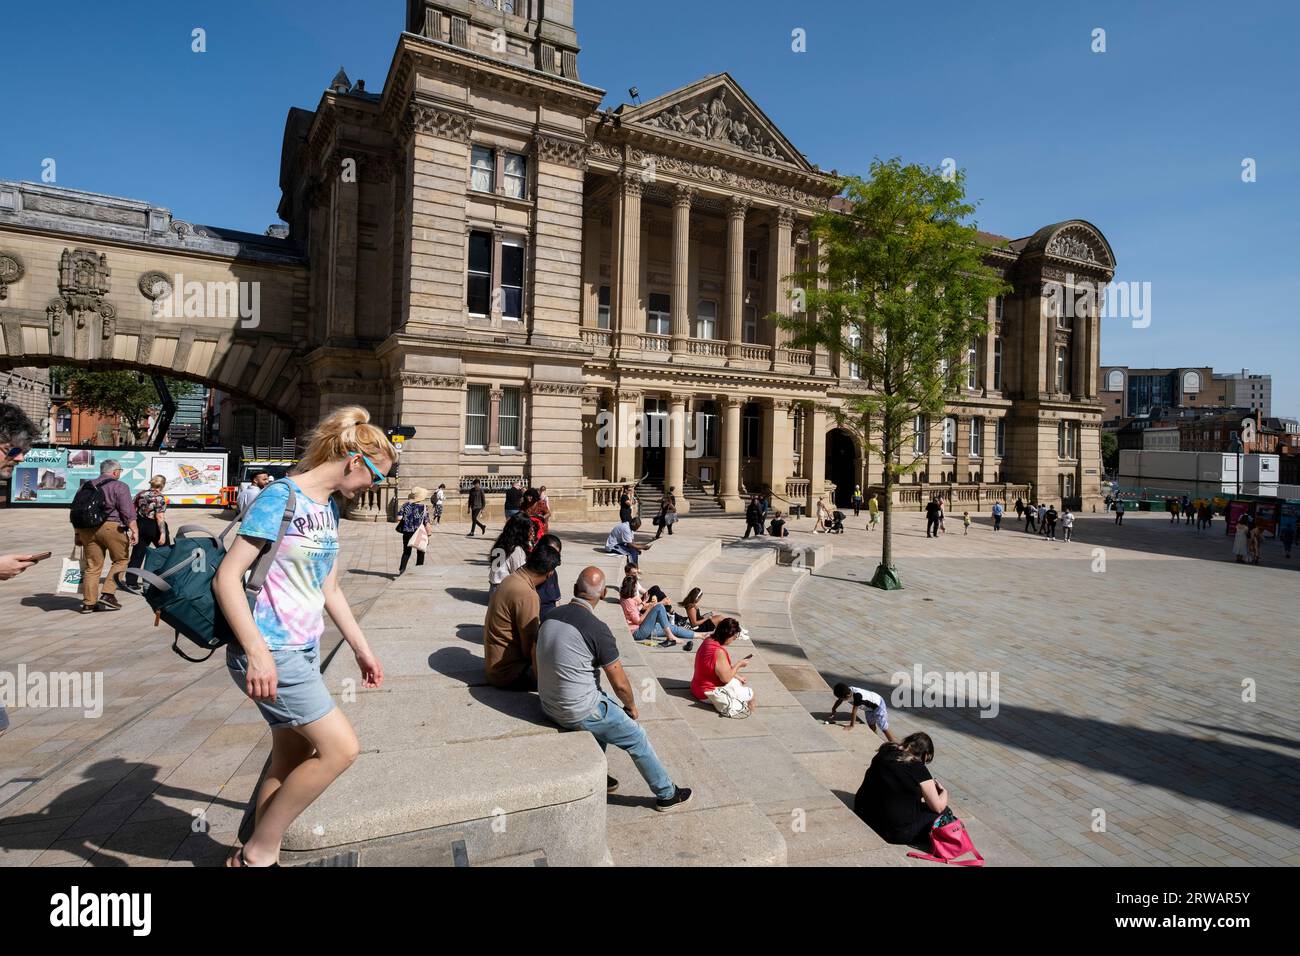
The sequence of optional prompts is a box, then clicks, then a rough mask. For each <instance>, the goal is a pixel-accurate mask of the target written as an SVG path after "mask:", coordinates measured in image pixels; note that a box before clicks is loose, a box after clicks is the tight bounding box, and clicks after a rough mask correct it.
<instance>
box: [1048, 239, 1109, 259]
mask: <svg viewBox="0 0 1300 956" xmlns="http://www.w3.org/2000/svg"><path fill="white" fill-rule="evenodd" d="M1047 251H1048V253H1049V254H1051V255H1054V256H1061V257H1062V258H1064V259H1078V260H1079V261H1080V262H1098V261H1099V260H1098V259H1097V254H1096V253H1095V252H1093V251H1092V246H1090V245H1088V243H1086V242H1084V241H1083V240H1082V239H1080V238H1079V237H1078V236H1072V235H1068V234H1066V233H1062V234H1061V235H1059V236H1057V237H1056V238H1055V239H1053V240H1052V241H1051V242H1050V243H1048V246H1047Z"/></svg>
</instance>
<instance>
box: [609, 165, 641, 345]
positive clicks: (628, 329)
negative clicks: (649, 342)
mask: <svg viewBox="0 0 1300 956" xmlns="http://www.w3.org/2000/svg"><path fill="white" fill-rule="evenodd" d="M619 181H620V184H621V186H622V190H621V193H620V196H619V200H618V212H617V215H615V217H614V263H613V273H614V275H613V283H614V284H613V288H612V289H611V290H610V304H611V305H612V306H615V308H614V315H613V316H612V317H611V321H610V325H611V327H612V328H613V329H614V330H615V338H614V341H615V344H616V346H618V347H624V346H628V347H633V348H635V347H636V342H637V339H636V333H637V331H639V329H640V328H643V327H644V326H643V325H638V323H637V316H638V315H640V312H641V189H642V186H643V183H642V182H641V177H640V175H639V174H638V173H636V172H633V171H632V170H624V171H623V174H622V176H621V178H620V180H619ZM629 334H630V335H631V336H632V338H631V339H628V338H626V336H627V335H629Z"/></svg>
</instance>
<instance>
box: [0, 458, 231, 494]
mask: <svg viewBox="0 0 1300 956" xmlns="http://www.w3.org/2000/svg"><path fill="white" fill-rule="evenodd" d="M109 459H112V460H113V461H116V462H117V463H118V464H119V465H121V466H122V481H124V482H126V486H127V487H128V488H130V489H131V494H132V495H135V494H136V493H138V492H141V491H144V490H145V489H146V488H148V487H149V480H150V479H151V478H153V477H154V476H156V475H161V476H162V477H164V478H166V479H167V487H166V488H165V489H163V494H165V495H166V496H167V497H168V499H170V502H171V504H173V505H216V504H220V503H221V489H222V487H223V486H224V485H225V483H226V467H227V458H226V455H224V454H204V453H202V452H188V451H181V452H178V451H173V452H167V453H166V454H164V453H163V452H157V451H124V450H121V449H116V448H93V449H83V448H72V449H69V448H33V449H31V450H30V451H28V452H27V454H26V455H25V456H24V458H23V461H22V462H21V463H20V464H19V465H18V467H17V468H15V469H14V475H13V483H12V484H11V486H10V488H11V500H12V501H13V503H14V504H15V505H70V504H72V499H73V498H74V497H75V496H76V494H77V490H78V489H79V488H81V486H82V485H83V484H84V483H85V482H87V481H93V480H94V479H96V478H98V477H99V467H100V465H101V464H102V463H103V462H105V461H107V460H109Z"/></svg>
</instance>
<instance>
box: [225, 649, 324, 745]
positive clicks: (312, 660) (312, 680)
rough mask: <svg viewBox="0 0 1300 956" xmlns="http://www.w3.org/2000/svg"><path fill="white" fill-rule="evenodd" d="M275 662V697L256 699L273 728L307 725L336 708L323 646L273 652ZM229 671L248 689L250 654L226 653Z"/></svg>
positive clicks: (240, 684)
mask: <svg viewBox="0 0 1300 956" xmlns="http://www.w3.org/2000/svg"><path fill="white" fill-rule="evenodd" d="M271 659H272V660H273V661H275V677H276V689H275V700H259V701H254V703H256V704H257V709H258V710H260V711H261V712H262V717H263V718H264V719H265V720H266V722H267V724H269V725H270V726H271V727H272V728H275V727H305V726H306V725H307V724H311V723H315V722H316V721H318V720H320V719H321V718H322V717H324V716H325V715H327V714H328V713H329V712H330V711H332V710H333V709H334V698H333V697H331V696H330V692H329V690H327V689H326V687H325V679H324V678H323V677H321V673H320V647H319V646H316V647H312V648H310V649H309V650H284V651H272V652H271ZM226 670H227V671H229V673H230V678H231V680H233V681H234V682H235V686H236V687H238V688H239V689H240V690H241V691H245V692H247V689H248V655H247V654H244V653H241V652H239V651H237V650H234V649H233V646H232V649H231V650H229V651H227V652H226Z"/></svg>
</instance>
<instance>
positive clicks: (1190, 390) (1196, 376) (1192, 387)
mask: <svg viewBox="0 0 1300 956" xmlns="http://www.w3.org/2000/svg"><path fill="white" fill-rule="evenodd" d="M1200 391H1201V373H1200V372H1193V371H1188V372H1184V373H1183V394H1184V395H1197V394H1199V393H1200Z"/></svg>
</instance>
